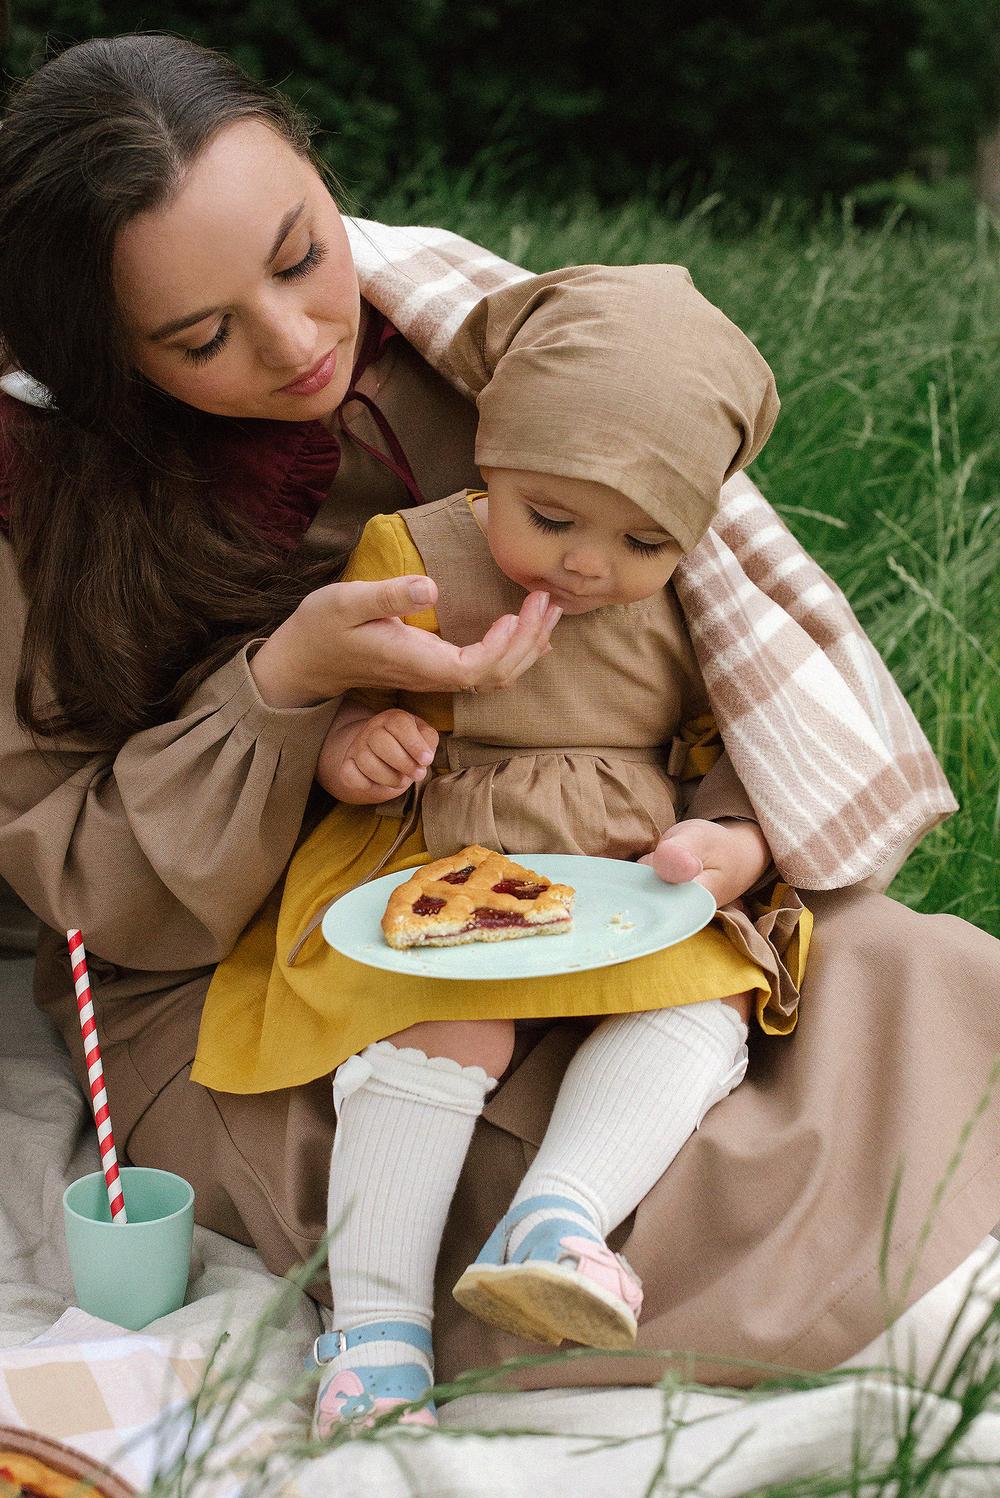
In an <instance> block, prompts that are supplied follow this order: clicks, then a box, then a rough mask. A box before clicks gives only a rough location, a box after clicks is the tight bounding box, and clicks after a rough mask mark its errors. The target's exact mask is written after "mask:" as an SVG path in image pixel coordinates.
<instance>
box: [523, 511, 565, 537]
mask: <svg viewBox="0 0 1000 1498" xmlns="http://www.w3.org/2000/svg"><path fill="white" fill-rule="evenodd" d="M528 519H529V520H530V521H531V523H532V525H537V527H538V529H539V530H540V531H549V532H550V533H551V532H554V531H564V530H566V529H567V527H568V526H571V525H572V524H573V522H572V520H550V519H549V517H548V516H547V515H542V514H540V513H539V511H538V510H533V509H532V507H531V505H529V506H528Z"/></svg>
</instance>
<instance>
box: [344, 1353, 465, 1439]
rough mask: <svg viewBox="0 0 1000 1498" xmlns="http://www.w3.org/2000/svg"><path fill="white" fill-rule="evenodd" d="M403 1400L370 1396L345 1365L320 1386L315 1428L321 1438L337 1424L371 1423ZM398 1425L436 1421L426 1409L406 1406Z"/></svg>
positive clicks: (433, 1422)
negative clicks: (407, 1407) (411, 1408)
mask: <svg viewBox="0 0 1000 1498" xmlns="http://www.w3.org/2000/svg"><path fill="white" fill-rule="evenodd" d="M401 1404H406V1400H405V1399H373V1398H372V1396H371V1394H369V1393H368V1391H367V1389H366V1388H365V1386H364V1384H363V1383H362V1382H361V1380H360V1378H359V1377H358V1375H357V1374H356V1373H352V1372H351V1371H350V1370H349V1369H345V1370H344V1371H343V1372H342V1373H335V1374H334V1375H333V1377H332V1378H331V1379H330V1381H329V1383H328V1384H326V1386H325V1387H324V1388H323V1390H322V1391H321V1393H320V1396H319V1399H318V1401H317V1404H316V1419H315V1430H316V1435H317V1436H318V1437H319V1438H320V1439H321V1440H322V1439H323V1438H324V1437H326V1436H328V1435H330V1434H331V1433H332V1432H333V1431H334V1430H335V1429H336V1428H337V1426H338V1425H343V1424H344V1423H345V1422H347V1421H350V1422H351V1423H352V1424H353V1423H354V1422H355V1421H357V1422H358V1423H359V1424H361V1425H372V1424H374V1422H375V1421H376V1420H377V1419H378V1417H379V1416H380V1415H384V1414H385V1412H386V1411H387V1410H394V1409H396V1408H397V1407H398V1406H399V1405H401ZM399 1424H400V1425H437V1420H436V1419H435V1418H434V1416H433V1414H432V1413H431V1411H430V1410H426V1409H425V1410H407V1412H406V1414H405V1415H400V1417H399Z"/></svg>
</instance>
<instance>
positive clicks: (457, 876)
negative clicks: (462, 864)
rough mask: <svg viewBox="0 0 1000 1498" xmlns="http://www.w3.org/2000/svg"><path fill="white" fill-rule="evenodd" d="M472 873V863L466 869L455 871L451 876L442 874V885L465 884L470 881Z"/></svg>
mask: <svg viewBox="0 0 1000 1498" xmlns="http://www.w3.org/2000/svg"><path fill="white" fill-rule="evenodd" d="M472 872H473V869H472V864H471V863H470V864H469V865H468V867H467V868H464V869H455V870H454V871H453V872H452V873H450V874H442V875H441V883H442V884H464V883H465V881H466V880H467V879H468V877H469V875H470V874H471V873H472Z"/></svg>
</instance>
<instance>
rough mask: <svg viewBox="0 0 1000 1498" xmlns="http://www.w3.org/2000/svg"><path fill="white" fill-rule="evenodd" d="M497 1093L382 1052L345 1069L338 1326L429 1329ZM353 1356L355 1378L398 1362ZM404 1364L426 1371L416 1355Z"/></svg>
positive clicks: (478, 1073)
mask: <svg viewBox="0 0 1000 1498" xmlns="http://www.w3.org/2000/svg"><path fill="white" fill-rule="evenodd" d="M495 1086H496V1082H495V1080H494V1078H492V1077H488V1076H487V1075H486V1073H485V1071H484V1070H483V1068H482V1067H481V1066H466V1067H462V1066H460V1065H459V1064H458V1062H457V1061H452V1060H450V1059H449V1058H447V1057H444V1056H435V1057H433V1058H431V1059H430V1060H428V1058H427V1056H425V1055H424V1053H423V1051H418V1050H412V1049H406V1048H398V1047H396V1046H394V1045H392V1044H391V1043H390V1042H389V1041H387V1040H380V1041H377V1042H376V1043H375V1044H374V1045H370V1046H367V1047H366V1048H365V1050H363V1051H362V1052H361V1053H360V1055H357V1056H351V1057H349V1058H348V1060H347V1061H345V1062H344V1063H343V1065H342V1066H340V1067H338V1069H337V1071H336V1072H335V1074H334V1079H333V1096H334V1104H335V1107H336V1110H337V1119H338V1122H337V1133H336V1139H335V1143H334V1150H333V1158H332V1160H331V1163H330V1194H329V1198H328V1206H327V1223H328V1226H329V1228H330V1231H331V1233H332V1234H333V1236H332V1238H331V1240H330V1247H329V1262H330V1281H331V1284H332V1286H333V1302H334V1316H333V1321H334V1325H335V1326H337V1327H340V1328H341V1329H343V1330H344V1331H347V1330H349V1329H350V1328H351V1327H355V1326H360V1325H362V1324H363V1323H364V1322H368V1321H375V1320H383V1319H387V1320H392V1321H396V1320H399V1321H415V1322H418V1323H419V1324H420V1325H421V1326H424V1327H427V1328H430V1324H431V1316H432V1313H433V1306H434V1267H435V1264H436V1262H437V1255H438V1249H439V1247H440V1243H441V1235H442V1233H443V1232H444V1224H445V1219H446V1217H447V1215H448V1207H449V1205H450V1203H451V1199H452V1196H453V1195H454V1192H455V1186H456V1184H457V1182H458V1177H459V1173H460V1172H461V1169H462V1164H463V1162H464V1160H465V1156H466V1152H467V1151H468V1148H469V1142H470V1140H471V1138H472V1131H473V1129H474V1128H475V1124H476V1119H477V1118H478V1117H479V1115H480V1113H481V1112H482V1110H483V1103H484V1101H485V1098H486V1094H487V1092H489V1090H490V1089H491V1088H492V1087H495ZM347 1356H348V1357H349V1359H350V1364H351V1366H353V1367H358V1366H360V1365H361V1364H362V1363H363V1364H365V1365H368V1366H371V1365H375V1364H382V1363H386V1362H395V1361H398V1355H397V1350H396V1349H395V1345H394V1344H388V1345H387V1346H385V1347H382V1346H380V1345H379V1344H378V1343H366V1344H365V1345H364V1346H363V1347H359V1348H357V1349H356V1350H355V1351H354V1352H352V1353H351V1354H349V1355H347ZM406 1360H407V1361H420V1359H419V1357H418V1356H417V1355H416V1354H414V1353H413V1352H412V1349H409V1350H408V1351H407V1359H406ZM338 1361H339V1360H338Z"/></svg>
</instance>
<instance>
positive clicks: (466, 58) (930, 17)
mask: <svg viewBox="0 0 1000 1498" xmlns="http://www.w3.org/2000/svg"><path fill="white" fill-rule="evenodd" d="M12 8H13V12H14V17H13V29H12V34H11V39H10V43H9V45H8V48H7V56H6V66H7V69H8V72H9V73H11V74H13V75H22V74H24V73H25V72H27V71H29V70H30V69H31V68H32V67H33V66H35V65H36V64H37V63H38V61H39V60H40V59H41V58H42V57H43V56H44V52H45V46H46V38H49V39H50V42H51V44H54V45H56V46H60V45H65V44H66V43H67V42H70V41H74V40H81V39H83V38H85V37H88V36H92V35H108V34H113V33H115V32H120V31H132V30H166V31H174V32H178V33H180V34H182V35H187V36H191V37H194V38H196V39H197V40H199V41H203V42H205V43H207V44H209V45H212V46H217V47H220V48H222V49H224V50H225V51H227V52H229V53H230V54H231V55H232V56H233V57H235V58H236V59H237V60H238V61H239V62H241V63H242V64H243V65H244V66H245V67H246V68H247V69H248V70H249V71H250V72H251V73H253V74H255V75H257V76H259V77H265V78H267V79H268V80H270V81H272V82H278V83H281V84H283V85H284V86H285V87H286V89H287V90H288V92H289V93H290V94H291V95H292V96H293V97H294V98H296V99H297V100H298V101H300V102H301V103H302V104H303V106H304V107H305V108H306V110H307V111H308V112H309V113H311V114H312V115H313V116H314V117H315V118H316V119H317V120H318V121H319V123H320V124H321V126H322V127H323V129H324V131H326V132H328V134H327V136H326V140H325V149H326V153H327V154H328V155H329V157H330V159H331V161H332V162H333V164H334V165H335V166H336V168H337V170H338V171H339V172H340V173H341V174H342V176H343V177H344V178H345V179H346V180H347V181H348V182H349V183H350V184H352V185H353V186H354V188H355V190H356V191H358V192H359V193H360V194H362V195H363V196H368V195H372V194H377V193H379V192H381V191H382V190H384V189H385V188H386V187H387V186H388V185H390V184H392V183H394V182H397V181H398V180H399V179H400V178H401V177H407V176H410V175H413V174H415V173H420V172H426V171H427V170H429V169H431V168H432V167H433V166H437V165H440V166H444V167H446V168H449V169H459V170H460V169H463V168H466V167H468V165H469V164H470V163H471V162H473V161H477V162H479V163H480V164H483V163H485V164H487V165H488V167H489V170H490V172H491V175H492V177H493V179H494V180H495V181H498V182H499V183H502V184H504V185H505V186H507V187H512V186H515V185H516V184H519V183H521V182H525V181H530V182H532V183H533V184H534V186H535V188H536V190H537V191H538V192H539V193H540V194H544V195H546V196H549V197H551V196H553V195H556V196H559V195H562V194H564V193H565V192H567V191H570V190H579V189H587V190H590V191H592V192H593V193H595V194H596V195H597V196H598V198H600V199H602V200H604V201H613V200H621V199H622V198H624V197H626V196H628V195H630V194H631V193H634V192H636V191H638V190H642V191H644V192H650V191H652V192H653V193H655V194H656V195H658V196H660V197H661V198H663V197H665V196H667V195H669V194H670V193H673V194H674V195H675V196H676V197H677V198H678V199H679V200H680V201H682V202H683V201H684V200H686V199H689V198H690V197H691V195H692V194H695V195H697V194H701V193H703V192H705V191H707V190H708V189H709V188H711V189H712V190H718V191H720V192H722V193H724V194H725V195H726V196H727V198H729V199H731V200H734V201H736V202H739V203H749V204H753V203H762V202H768V201H770V200H771V199H772V198H773V197H774V196H775V194H777V193H780V194H784V195H793V196H797V197H803V198H806V199H811V200H814V201H815V200H817V199H821V198H823V197H824V196H832V197H833V198H838V197H840V196H841V195H842V194H843V193H845V192H847V191H850V190H851V189H852V188H854V187H855V186H856V185H858V184H862V183H871V182H879V181H883V182H884V181H889V180H891V179H893V178H895V177H896V176H897V175H899V174H900V173H903V172H905V171H907V170H914V169H916V170H926V169H927V167H928V164H933V165H934V166H935V167H936V169H938V170H941V169H943V170H946V171H947V170H951V171H954V172H965V171H967V170H968V169H969V167H970V166H971V162H972V159H973V153H974V147H975V141H976V137H977V134H978V133H980V132H981V130H983V129H984V128H985V127H986V126H987V125H989V124H990V123H992V121H993V120H994V118H995V117H996V116H997V115H998V114H1000V26H998V6H997V3H996V0H840V4H838V5H837V6H836V7H830V6H828V5H820V4H818V3H817V0H758V3H757V4H756V5H754V6H748V5H746V4H745V3H743V0H671V3H668V4H660V5H649V4H648V3H647V0H618V3H617V4H615V5H609V4H608V3H607V0H546V3H545V4H544V5H539V4H538V3H537V0H501V3H496V4H484V3H474V0H473V3H470V0H380V3H379V4H378V5H344V4H341V5H334V4H331V0H317V3H314V4H311V5H306V4H303V3H301V0H269V3H262V0H239V3H236V0H213V3H212V4H211V5H210V4H208V3H206V0H164V3H162V4H158V5H155V6H154V5H152V4H151V3H149V0H138V3H137V0H12Z"/></svg>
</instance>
